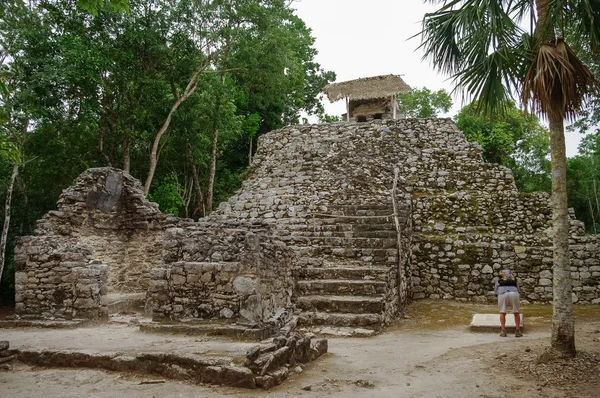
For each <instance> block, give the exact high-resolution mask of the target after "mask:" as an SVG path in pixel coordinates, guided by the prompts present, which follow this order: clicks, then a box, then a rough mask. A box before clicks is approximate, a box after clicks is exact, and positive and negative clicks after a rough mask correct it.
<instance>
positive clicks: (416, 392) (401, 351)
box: [0, 326, 569, 398]
mask: <svg viewBox="0 0 600 398" xmlns="http://www.w3.org/2000/svg"><path fill="white" fill-rule="evenodd" d="M43 334H45V336H43ZM5 338H7V339H9V340H10V341H11V345H12V346H13V347H18V346H30V347H36V346H39V347H44V346H45V347H51V348H61V347H72V348H80V345H81V344H87V345H88V347H87V349H88V350H90V351H105V350H110V351H118V350H135V349H136V348H140V347H143V348H144V349H145V350H148V347H152V351H160V350H191V349H192V350H205V349H206V347H204V348H203V345H206V344H207V343H208V344H209V345H210V344H217V345H218V346H220V347H222V349H224V350H226V349H227V347H226V346H221V344H222V343H221V342H218V341H212V342H210V341H203V340H202V339H203V338H200V339H194V338H188V337H180V336H157V335H148V334H144V333H140V332H137V331H136V330H135V329H134V328H130V327H129V328H128V327H126V326H112V327H105V328H99V329H98V328H95V329H78V330H70V331H60V330H53V331H43V330H38V331H31V330H28V331H25V330H12V331H6V330H5V331H0V339H5ZM92 338H93V341H94V343H93V345H90V341H92ZM506 341H510V342H511V347H521V346H522V347H523V348H525V347H526V346H528V345H529V344H533V343H539V342H540V341H545V342H547V341H549V334H548V333H547V332H533V333H528V334H526V335H525V337H524V338H522V339H515V338H514V337H513V338H509V340H507V339H501V338H500V337H498V336H497V335H496V334H482V333H471V332H469V331H468V330H466V329H464V328H451V329H447V330H443V331H414V330H411V331H391V332H388V333H384V334H381V335H378V336H376V337H373V338H366V339H330V340H329V347H330V349H329V351H330V353H329V354H327V355H326V356H325V357H324V358H322V359H320V360H318V361H317V362H316V363H313V364H310V365H308V366H307V367H306V369H305V371H304V372H303V373H302V374H300V375H294V376H291V377H290V379H288V380H287V381H286V382H284V383H283V384H282V385H280V386H278V387H276V388H273V389H271V390H269V391H260V390H251V391H248V390H239V389H231V388H221V387H203V386H196V385H189V384H185V383H180V382H173V381H167V382H165V383H164V384H152V385H140V384H139V383H140V381H141V380H147V379H152V377H148V376H140V375H131V374H118V373H110V372H103V371H95V370H79V369H34V368H30V367H27V366H24V365H21V366H17V367H15V368H14V369H13V371H11V372H2V373H0V397H32V398H36V397H44V398H47V397H82V396H88V397H152V396H154V397H192V396H193V397H216V398H219V397H231V396H239V397H247V398H250V397H265V396H269V397H290V396H301V397H365V396H369V397H507V396H513V395H514V392H516V391H518V395H519V396H520V397H563V396H564V397H566V396H569V395H565V393H562V392H561V391H555V390H550V389H548V390H538V389H537V388H536V386H535V385H534V384H532V383H531V382H527V381H525V380H521V379H519V378H507V377H503V376H502V375H500V374H498V373H497V372H495V371H494V370H490V369H489V368H488V365H487V363H488V361H489V360H490V358H493V356H494V355H498V352H499V351H498V350H499V348H498V347H499V344H498V343H499V342H506ZM501 351H502V348H501V347H500V354H501ZM307 387H310V390H309V391H307V390H303V389H302V388H307ZM510 391H512V392H513V393H508V392H510Z"/></svg>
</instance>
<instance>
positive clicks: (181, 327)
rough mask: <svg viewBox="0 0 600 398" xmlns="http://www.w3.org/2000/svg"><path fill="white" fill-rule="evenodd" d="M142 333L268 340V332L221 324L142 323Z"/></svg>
mask: <svg viewBox="0 0 600 398" xmlns="http://www.w3.org/2000/svg"><path fill="white" fill-rule="evenodd" d="M140 331H142V332H146V333H163V334H183V335H188V336H198V335H206V336H224V337H231V338H234V339H240V340H252V341H259V340H264V339H266V338H268V337H269V336H268V334H269V333H268V331H267V330H264V329H260V328H249V327H247V326H243V325H228V324H219V323H205V324H161V323H157V322H149V323H141V324H140Z"/></svg>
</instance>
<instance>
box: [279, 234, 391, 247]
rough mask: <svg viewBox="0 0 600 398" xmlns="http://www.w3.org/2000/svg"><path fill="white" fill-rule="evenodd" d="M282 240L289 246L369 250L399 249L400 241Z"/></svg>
mask: <svg viewBox="0 0 600 398" xmlns="http://www.w3.org/2000/svg"><path fill="white" fill-rule="evenodd" d="M280 239H281V240H282V241H284V242H285V243H287V244H289V245H307V246H320V247H326V246H332V247H333V246H337V247H360V248H369V249H393V248H396V247H397V244H398V241H397V239H396V237H393V238H364V237H356V238H354V237H350V238H348V237H341V236H310V237H308V236H281V237H280Z"/></svg>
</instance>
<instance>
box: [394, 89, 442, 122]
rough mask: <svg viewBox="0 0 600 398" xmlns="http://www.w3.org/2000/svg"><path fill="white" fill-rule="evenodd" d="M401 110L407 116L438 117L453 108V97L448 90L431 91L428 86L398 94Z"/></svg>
mask: <svg viewBox="0 0 600 398" xmlns="http://www.w3.org/2000/svg"><path fill="white" fill-rule="evenodd" d="M398 105H399V107H398V108H399V112H400V114H401V115H404V116H406V117H437V116H438V115H439V114H440V113H446V112H448V111H449V110H450V108H452V98H451V97H450V94H448V93H447V92H446V90H438V91H435V92H433V91H431V90H430V89H428V88H427V87H423V88H417V89H413V90H412V91H411V92H410V93H405V94H400V95H398Z"/></svg>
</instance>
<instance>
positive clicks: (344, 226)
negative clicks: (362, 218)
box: [277, 219, 396, 235]
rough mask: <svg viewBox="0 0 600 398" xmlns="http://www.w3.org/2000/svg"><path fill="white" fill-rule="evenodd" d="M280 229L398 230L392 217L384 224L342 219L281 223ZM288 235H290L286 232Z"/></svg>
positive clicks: (337, 230) (333, 230)
mask: <svg viewBox="0 0 600 398" xmlns="http://www.w3.org/2000/svg"><path fill="white" fill-rule="evenodd" d="M277 229H278V230H280V231H290V232H291V231H310V232H354V233H363V232H381V231H385V232H389V231H393V232H396V224H395V223H394V220H393V219H391V220H390V221H389V222H386V223H383V224H373V225H370V224H358V223H348V222H346V221H340V222H338V223H335V222H334V223H331V224H308V223H297V224H296V223H288V224H281V225H278V227H277ZM286 235H290V234H288V233H286Z"/></svg>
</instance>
